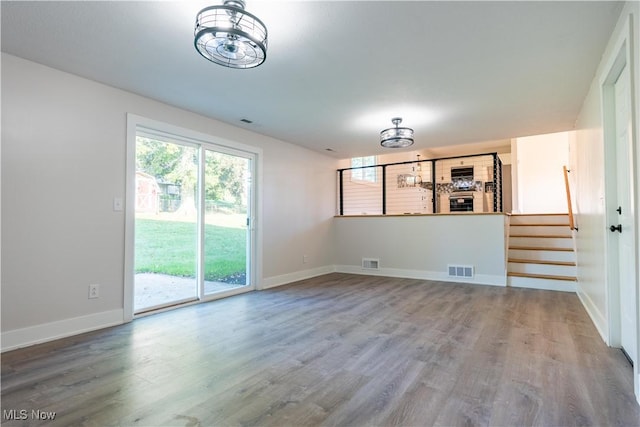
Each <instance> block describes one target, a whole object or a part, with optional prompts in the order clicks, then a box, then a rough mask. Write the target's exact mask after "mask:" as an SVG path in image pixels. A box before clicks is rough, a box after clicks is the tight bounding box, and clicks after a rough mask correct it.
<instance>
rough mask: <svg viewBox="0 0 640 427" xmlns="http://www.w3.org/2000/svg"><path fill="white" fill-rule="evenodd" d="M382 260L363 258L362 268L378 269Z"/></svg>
mask: <svg viewBox="0 0 640 427" xmlns="http://www.w3.org/2000/svg"><path fill="white" fill-rule="evenodd" d="M379 264H380V260H379V259H374V258H362V268H364V269H366V270H378V269H379Z"/></svg>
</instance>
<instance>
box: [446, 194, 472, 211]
mask: <svg viewBox="0 0 640 427" xmlns="http://www.w3.org/2000/svg"><path fill="white" fill-rule="evenodd" d="M449 211H450V212H473V193H453V194H451V195H450V196H449Z"/></svg>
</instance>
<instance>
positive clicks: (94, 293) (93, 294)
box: [89, 284, 100, 299]
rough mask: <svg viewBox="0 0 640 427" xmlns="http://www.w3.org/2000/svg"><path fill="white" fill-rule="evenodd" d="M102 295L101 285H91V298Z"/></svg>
mask: <svg viewBox="0 0 640 427" xmlns="http://www.w3.org/2000/svg"><path fill="white" fill-rule="evenodd" d="M99 296H100V285H96V284H93V285H89V299H93V298H98V297H99Z"/></svg>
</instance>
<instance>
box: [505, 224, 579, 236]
mask: <svg viewBox="0 0 640 427" xmlns="http://www.w3.org/2000/svg"><path fill="white" fill-rule="evenodd" d="M509 234H525V235H527V236H540V235H543V236H546V235H553V236H571V230H570V229H569V226H567V227H558V226H555V225H513V224H512V225H511V227H509Z"/></svg>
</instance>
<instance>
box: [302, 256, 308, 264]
mask: <svg viewBox="0 0 640 427" xmlns="http://www.w3.org/2000/svg"><path fill="white" fill-rule="evenodd" d="M307 262H309V255H302V263H303V264H306V263H307Z"/></svg>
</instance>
